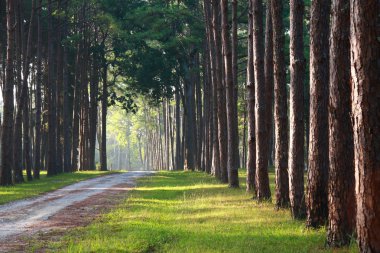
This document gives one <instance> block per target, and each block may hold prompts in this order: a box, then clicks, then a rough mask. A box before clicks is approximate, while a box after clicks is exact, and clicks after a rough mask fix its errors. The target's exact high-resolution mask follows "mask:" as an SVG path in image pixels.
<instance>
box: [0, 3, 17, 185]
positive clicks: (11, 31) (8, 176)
mask: <svg viewBox="0 0 380 253" xmlns="http://www.w3.org/2000/svg"><path fill="white" fill-rule="evenodd" d="M6 8H7V59H6V63H7V64H6V67H5V83H4V87H3V100H4V106H3V115H4V116H3V126H2V135H1V147H2V149H1V167H0V185H11V184H12V167H13V162H12V160H11V159H9V158H10V157H12V156H13V111H14V104H13V85H14V84H13V82H14V78H13V62H14V46H15V27H14V8H15V0H7V1H6ZM4 147H6V148H4Z"/></svg>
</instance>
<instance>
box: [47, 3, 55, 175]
mask: <svg viewBox="0 0 380 253" xmlns="http://www.w3.org/2000/svg"><path fill="white" fill-rule="evenodd" d="M54 11H55V9H54V7H53V3H52V1H51V0H48V66H47V67H48V83H49V85H48V94H47V97H48V111H47V113H48V125H49V128H48V150H47V152H48V161H47V172H48V176H52V175H56V174H57V114H56V106H57V104H56V69H55V68H56V64H55V63H56V62H55V61H56V58H55V49H56V48H55V46H54V45H55V38H54V28H55V27H54V24H53V15H54Z"/></svg>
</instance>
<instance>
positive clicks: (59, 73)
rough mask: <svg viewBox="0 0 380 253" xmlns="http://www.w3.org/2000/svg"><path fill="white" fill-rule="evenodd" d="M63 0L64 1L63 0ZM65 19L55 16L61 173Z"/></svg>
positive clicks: (60, 162) (60, 163)
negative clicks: (63, 30) (63, 31)
mask: <svg viewBox="0 0 380 253" xmlns="http://www.w3.org/2000/svg"><path fill="white" fill-rule="evenodd" d="M62 2H63V1H62V0H58V3H57V11H58V12H59V13H62V12H63V8H62ZM64 2H65V1H64ZM65 22H66V21H65V20H63V19H62V17H61V16H58V17H57V25H56V27H57V28H56V30H55V34H56V37H57V39H56V41H57V43H56V56H55V57H56V63H57V65H56V66H57V69H56V73H57V79H56V86H57V88H56V94H55V96H56V115H57V116H56V120H57V122H56V126H57V129H56V132H57V133H56V134H57V139H56V141H57V161H56V164H57V167H56V171H57V173H62V172H63V78H64V77H63V67H64V65H63V46H62V41H63V38H64V37H63V34H62V28H63V23H65Z"/></svg>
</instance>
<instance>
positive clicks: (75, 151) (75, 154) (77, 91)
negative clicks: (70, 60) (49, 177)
mask: <svg viewBox="0 0 380 253" xmlns="http://www.w3.org/2000/svg"><path fill="white" fill-rule="evenodd" d="M81 50H82V42H81V41H80V42H79V43H78V49H77V53H76V60H75V88H74V110H73V141H72V146H73V147H72V155H71V166H72V167H71V171H73V172H75V171H77V170H78V168H79V167H78V165H79V164H78V161H79V160H78V159H79V116H80V99H81V87H80V84H81V83H80V75H81V72H80V67H79V66H80V65H81V64H82V59H81ZM103 96H104V95H103ZM106 102H107V100H106ZM106 106H107V104H106ZM102 127H103V126H102ZM102 130H103V129H102ZM102 152H104V151H103V149H102Z"/></svg>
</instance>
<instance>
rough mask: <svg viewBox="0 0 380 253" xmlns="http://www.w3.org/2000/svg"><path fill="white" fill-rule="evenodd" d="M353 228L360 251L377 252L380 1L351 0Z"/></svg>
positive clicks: (379, 244)
mask: <svg viewBox="0 0 380 253" xmlns="http://www.w3.org/2000/svg"><path fill="white" fill-rule="evenodd" d="M350 4H351V6H350V14H351V19H350V25H351V38H350V42H351V76H352V84H353V92H352V113H353V121H354V129H353V132H354V154H355V179H356V186H355V189H356V202H357V215H356V231H357V235H358V244H359V248H360V251H361V252H380V218H379V214H380V201H379V192H380V159H379V154H380V145H379V144H380V96H379V94H380V72H379V69H380V61H379V59H380V43H379V40H378V38H379V34H376V32H377V33H379V30H376V29H378V28H379V26H378V20H379V19H378V18H379V10H380V6H379V1H376V0H351V1H350Z"/></svg>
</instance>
